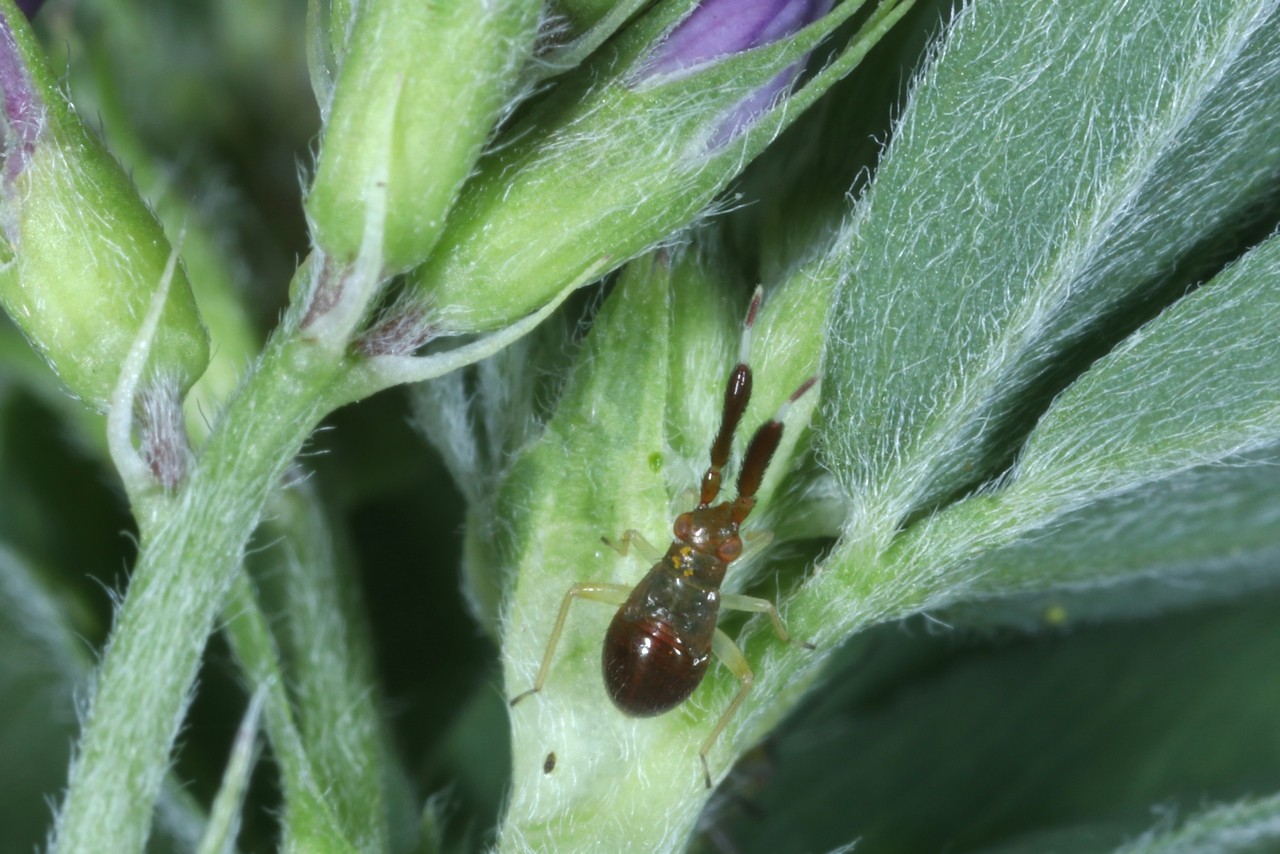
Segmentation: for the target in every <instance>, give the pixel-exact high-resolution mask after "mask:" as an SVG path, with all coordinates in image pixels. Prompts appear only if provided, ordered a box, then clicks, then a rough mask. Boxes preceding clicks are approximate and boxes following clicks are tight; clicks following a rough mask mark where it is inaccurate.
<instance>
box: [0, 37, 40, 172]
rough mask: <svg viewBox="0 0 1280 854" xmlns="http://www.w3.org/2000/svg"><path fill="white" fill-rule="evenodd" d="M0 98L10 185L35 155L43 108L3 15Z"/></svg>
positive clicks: (0, 125)
mask: <svg viewBox="0 0 1280 854" xmlns="http://www.w3.org/2000/svg"><path fill="white" fill-rule="evenodd" d="M0 95H3V97H4V118H3V120H2V121H0V138H2V139H3V142H4V153H3V155H2V156H3V160H4V175H5V178H6V179H7V180H10V181H11V180H12V179H13V178H14V177H15V176H16V175H17V174H18V173H19V172H21V171H22V169H23V167H25V166H26V165H27V161H28V160H30V158H31V153H32V152H33V151H35V147H36V138H37V137H38V136H39V133H40V129H41V126H42V124H43V121H42V120H43V104H42V103H41V101H40V96H39V95H38V94H37V93H36V91H35V87H34V85H33V84H32V81H31V75H30V73H29V72H28V71H27V66H26V63H25V62H24V61H23V58H22V54H21V52H20V51H19V50H18V43H17V42H16V41H15V40H14V35H13V30H12V28H11V27H10V24H9V21H8V19H6V18H5V16H4V13H3V12H0Z"/></svg>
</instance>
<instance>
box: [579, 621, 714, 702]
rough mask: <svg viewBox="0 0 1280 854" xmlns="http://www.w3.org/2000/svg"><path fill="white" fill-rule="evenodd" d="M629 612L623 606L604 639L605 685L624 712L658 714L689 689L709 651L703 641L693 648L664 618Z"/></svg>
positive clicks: (698, 677) (704, 667)
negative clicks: (641, 615) (698, 648)
mask: <svg viewBox="0 0 1280 854" xmlns="http://www.w3.org/2000/svg"><path fill="white" fill-rule="evenodd" d="M627 611H628V609H627V608H626V607H625V606H624V607H623V608H622V609H620V610H619V611H618V613H617V614H616V615H614V618H613V622H612V623H610V624H609V631H608V633H607V634H606V635H605V638H604V684H605V687H606V688H607V689H608V691H609V696H610V697H612V698H613V702H614V704H615V705H617V707H618V708H619V709H621V710H622V711H623V712H625V713H626V714H628V715H633V716H635V717H649V716H650V715H660V714H662V713H663V712H665V711H668V710H669V709H672V708H674V707H676V706H678V705H680V703H682V702H684V700H685V699H686V698H687V697H688V696H689V695H690V694H692V693H693V689H694V688H697V687H698V683H700V682H701V681H702V677H703V676H704V675H705V674H706V672H707V661H708V659H709V658H710V655H709V652H708V650H707V649H706V648H705V645H703V647H704V648H703V649H701V650H697V649H693V648H691V647H690V644H688V643H686V642H685V641H684V640H683V639H682V638H681V637H680V636H679V635H678V634H677V633H676V632H675V631H674V630H673V629H672V627H671V626H670V624H668V623H666V622H665V621H663V620H661V619H655V618H653V617H640V618H634V617H632V616H631V615H629V614H628V613H627Z"/></svg>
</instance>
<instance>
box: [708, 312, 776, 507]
mask: <svg viewBox="0 0 1280 854" xmlns="http://www.w3.org/2000/svg"><path fill="white" fill-rule="evenodd" d="M763 298H764V290H763V289H762V288H759V287H757V288H756V291H755V293H754V294H752V295H751V305H749V306H748V307H747V316H746V318H745V319H744V320H743V321H742V343H741V345H740V347H739V350H738V364H736V365H734V367H733V370H732V371H730V372H729V380H728V382H727V383H726V384H725V388H724V409H723V414H722V415H721V417H720V431H719V432H718V433H716V438H715V441H714V442H712V443H711V465H710V466H709V467H708V468H707V471H706V474H704V475H703V476H702V489H701V493H700V495H699V496H698V500H699V502H700V503H699V506H700V507H707V506H708V505H710V504H711V502H713V501H715V500H716V497H717V496H718V495H719V494H720V478H721V474H720V473H721V470H722V469H724V467H725V466H726V465H728V463H729V451H730V450H731V449H732V447H733V434H734V433H735V432H736V431H737V429H738V424H739V423H741V421H742V416H743V413H745V412H746V411H747V404H748V403H750V402H751V385H752V378H751V366H750V365H749V364H748V357H749V355H750V352H751V329H752V327H753V326H755V323H756V315H757V314H759V313H760V301H761V300H762V299H763Z"/></svg>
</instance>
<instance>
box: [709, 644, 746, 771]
mask: <svg viewBox="0 0 1280 854" xmlns="http://www.w3.org/2000/svg"><path fill="white" fill-rule="evenodd" d="M711 651H712V652H714V653H715V654H716V658H718V659H720V661H722V662H723V663H724V666H725V667H727V668H729V672H730V673H732V674H733V675H734V676H735V677H737V679H738V682H739V684H740V687H739V688H738V693H737V694H735V695H734V697H733V700H732V702H730V703H729V708H727V709H725V710H724V714H722V715H720V720H718V721H716V726H715V729H713V730H711V735H709V736H707V740H706V741H704V742H702V747H701V748H699V750H698V758H699V759H701V760H702V775H703V778H704V779H705V780H706V782H707V788H708V789H710V788H711V768H710V767H709V766H708V765H707V754H708V753H709V752H710V751H711V748H712V747H713V746H714V745H715V743H716V739H717V738H719V737H720V733H722V732H724V728H725V726H726V725H728V723H729V721H730V719H731V718H733V716H734V714H735V713H736V712H737V711H738V707H739V706H741V705H742V701H743V700H745V699H747V692H748V691H750V690H751V683H752V682H754V681H755V678H756V677H755V674H754V673H752V672H751V667H750V665H748V664H747V659H746V658H744V657H743V655H742V650H740V649H738V645H737V644H736V643H734V642H733V639H732V638H730V637H729V636H728V635H726V634H725V633H724V632H722V631H721V630H720V629H716V632H715V634H714V635H712V636H711Z"/></svg>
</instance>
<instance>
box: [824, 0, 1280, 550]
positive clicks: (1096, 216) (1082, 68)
mask: <svg viewBox="0 0 1280 854" xmlns="http://www.w3.org/2000/svg"><path fill="white" fill-rule="evenodd" d="M1275 9H1276V4H1275V3H1274V2H1272V0H1177V2H1173V3H1168V2H1137V3H1126V4H1122V5H1116V4H1113V3H1108V2H1101V0H1091V2H1072V3H1040V4H1035V5H1034V6H1033V7H1030V8H1029V7H1028V6H1027V4H1025V3H1021V2H1011V1H1010V0H991V2H985V3H977V4H973V5H971V6H969V7H967V8H966V9H965V10H964V11H963V12H961V13H960V15H958V16H957V19H956V21H955V23H954V25H953V27H952V29H951V31H950V35H949V38H948V40H947V42H946V44H945V46H944V47H942V48H941V49H939V50H938V52H937V58H936V60H935V62H934V64H933V65H932V66H931V67H930V69H929V70H928V71H927V72H926V73H925V74H924V75H923V77H922V78H921V79H920V80H919V81H918V82H917V83H916V85H915V87H914V89H913V92H912V95H911V98H910V101H909V103H908V106H907V107H906V110H905V112H904V115H903V119H902V122H901V123H900V125H899V127H898V128H897V130H896V134H895V137H894V140H893V142H892V144H891V145H890V147H889V150H888V151H887V153H886V155H885V157H884V160H883V162H882V163H881V165H880V168H879V169H878V171H877V173H876V176H875V180H874V183H873V185H872V186H871V188H870V189H869V190H868V192H867V194H866V196H865V197H864V198H863V199H862V201H861V203H860V204H859V206H858V208H857V210H856V212H855V216H854V218H853V219H852V221H851V222H850V224H849V226H848V227H847V229H846V230H845V232H844V234H843V235H842V237H841V240H840V241H839V244H838V246H837V248H836V250H835V252H834V253H833V255H832V257H831V259H830V261H829V263H830V264H831V265H832V266H834V267H836V268H838V269H840V270H841V271H842V272H843V274H844V285H843V288H842V290H841V294H840V296H839V298H838V300H837V303H836V307H835V311H834V314H833V319H832V326H831V337H832V339H833V340H834V341H838V342H839V346H837V347H833V348H832V349H831V352H830V354H829V357H828V360H827V365H826V378H827V383H828V392H827V401H828V405H827V407H826V410H825V414H826V416H827V420H828V423H829V424H830V425H831V427H830V428H829V429H828V431H827V436H826V445H827V456H828V462H829V464H830V465H831V466H832V467H833V469H834V470H835V471H836V472H837V474H838V476H839V479H840V481H841V483H842V485H843V487H844V490H845V492H846V493H847V494H848V495H849V498H850V500H851V501H853V502H855V506H856V509H855V512H854V513H853V514H852V516H851V518H850V520H849V523H848V531H849V534H850V539H855V538H856V539H857V540H859V541H860V542H867V541H872V542H873V545H872V548H873V549H878V548H880V547H883V545H884V544H885V543H886V542H887V540H888V538H889V537H891V536H892V534H893V532H894V531H895V530H896V529H897V528H898V526H899V525H900V524H901V523H902V522H903V521H904V519H908V518H910V517H911V515H912V514H913V513H916V512H919V511H921V510H923V509H926V508H928V507H930V506H932V505H934V504H935V503H936V502H938V501H939V500H942V499H945V498H947V497H948V496H950V495H952V494H953V493H954V492H955V491H956V490H958V489H962V488H965V487H966V486H971V485H973V484H976V483H978V482H981V481H982V480H983V479H985V478H986V477H988V476H990V475H991V474H992V473H994V472H995V471H997V470H998V467H999V466H1000V465H1003V464H1005V463H1007V462H1008V460H1009V459H1010V456H1011V452H1012V450H1013V445H1012V444H1011V442H1010V438H1011V431H1012V434H1013V436H1014V437H1016V433H1017V431H1018V429H1019V425H1020V424H1021V423H1023V422H1024V421H1025V419H1026V418H1027V416H1028V415H1031V414H1034V411H1035V408H1036V407H1037V406H1040V405H1043V404H1042V403H1037V401H1040V400H1042V399H1043V390H1039V391H1038V392H1037V389H1036V388H1035V386H1034V383H1035V382H1036V380H1037V378H1040V377H1044V376H1046V375H1051V374H1052V372H1053V371H1054V370H1056V369H1058V368H1060V367H1062V365H1061V363H1062V361H1063V358H1064V354H1069V353H1070V352H1071V349H1070V348H1071V346H1072V345H1073V343H1075V342H1077V341H1078V340H1079V339H1080V338H1081V337H1082V336H1084V335H1086V334H1089V333H1096V332H1098V331H1099V330H1100V329H1101V328H1104V327H1105V324H1106V322H1108V320H1109V319H1110V318H1112V317H1114V316H1115V315H1117V314H1121V313H1123V312H1125V311H1132V310H1133V309H1134V308H1135V307H1137V306H1139V305H1140V304H1141V303H1142V301H1144V300H1150V299H1153V298H1156V299H1158V298H1160V295H1161V294H1162V293H1163V292H1164V291H1165V290H1166V289H1167V287H1168V286H1169V285H1170V284H1173V285H1175V286H1177V285H1178V284H1179V283H1180V282H1181V281H1183V280H1182V279H1178V278H1177V277H1173V278H1172V279H1171V275H1172V274H1173V273H1174V272H1176V270H1177V265H1179V264H1181V263H1184V258H1185V257H1186V256H1187V255H1188V254H1189V253H1190V252H1191V251H1192V250H1193V249H1201V248H1202V247H1201V244H1203V243H1205V242H1211V241H1212V238H1214V236H1215V235H1218V236H1219V237H1221V235H1219V234H1218V233H1219V232H1221V231H1223V230H1224V229H1227V228H1228V227H1231V228H1235V229H1237V230H1238V229H1239V228H1241V227H1243V225H1245V224H1247V215H1248V213H1249V210H1250V207H1251V206H1252V205H1255V204H1256V203H1257V202H1258V201H1259V200H1260V199H1261V197H1262V194H1263V193H1265V192H1267V188H1268V186H1269V182H1270V181H1271V180H1272V178H1271V176H1273V175H1274V173H1275V170H1276V169H1278V168H1280V144H1277V141H1278V139H1280V137H1278V136H1277V134H1276V133H1275V130H1276V121H1275V117H1276V116H1277V115H1280V68H1277V61H1276V57H1277V56H1280V22H1278V21H1277V17H1276V12H1275ZM1050 390H1051V389H1050Z"/></svg>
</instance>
